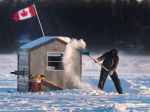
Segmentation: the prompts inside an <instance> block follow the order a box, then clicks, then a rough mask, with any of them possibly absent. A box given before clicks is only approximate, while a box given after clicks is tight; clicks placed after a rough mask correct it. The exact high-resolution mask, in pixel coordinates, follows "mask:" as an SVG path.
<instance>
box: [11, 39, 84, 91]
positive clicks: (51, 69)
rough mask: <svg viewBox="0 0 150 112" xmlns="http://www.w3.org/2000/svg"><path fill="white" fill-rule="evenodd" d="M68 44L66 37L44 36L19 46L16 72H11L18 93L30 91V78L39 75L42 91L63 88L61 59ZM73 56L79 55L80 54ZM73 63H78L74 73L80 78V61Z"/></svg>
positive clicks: (68, 40)
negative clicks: (42, 79)
mask: <svg viewBox="0 0 150 112" xmlns="http://www.w3.org/2000/svg"><path fill="white" fill-rule="evenodd" d="M69 42H70V38H68V37H61V36H46V37H41V38H38V39H36V40H34V41H32V42H29V43H27V44H25V45H23V46H21V47H20V48H19V50H18V70H17V71H15V72H13V73H14V74H16V75H18V76H17V78H18V79H17V89H18V91H20V92H25V91H30V89H31V88H30V86H29V81H30V78H31V77H34V76H41V75H42V76H44V79H45V81H46V82H45V83H43V85H42V86H43V87H44V90H53V89H58V88H65V87H64V78H65V76H64V74H63V70H64V68H63V62H62V58H63V55H64V52H65V48H66V45H67V43H69ZM74 55H80V52H79V54H74ZM80 57H81V55H80ZM75 61H76V62H78V63H79V64H78V66H76V73H77V74H79V75H80V77H81V59H79V60H75ZM46 83H48V84H46ZM49 84H51V85H49Z"/></svg>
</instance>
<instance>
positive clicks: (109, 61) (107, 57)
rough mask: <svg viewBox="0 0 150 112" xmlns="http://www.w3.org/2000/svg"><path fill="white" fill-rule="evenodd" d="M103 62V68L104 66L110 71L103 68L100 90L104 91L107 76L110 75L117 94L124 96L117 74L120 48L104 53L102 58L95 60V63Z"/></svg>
mask: <svg viewBox="0 0 150 112" xmlns="http://www.w3.org/2000/svg"><path fill="white" fill-rule="evenodd" d="M102 60H103V63H102V66H104V67H105V68H106V69H107V70H108V71H107V70H106V69H105V68H103V67H102V69H101V74H100V80H99V84H98V88H100V89H101V90H103V88H104V84H105V81H106V79H107V76H108V75H110V77H111V79H112V80H113V82H114V84H115V87H116V90H117V92H118V93H119V94H122V87H121V83H120V80H119V78H118V75H117V72H116V69H117V65H118V62H119V57H118V48H114V49H112V50H110V51H109V52H106V53H104V54H103V55H102V56H100V57H98V58H97V59H94V62H95V63H98V62H99V61H102Z"/></svg>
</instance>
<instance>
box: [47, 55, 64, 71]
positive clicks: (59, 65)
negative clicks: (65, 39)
mask: <svg viewBox="0 0 150 112" xmlns="http://www.w3.org/2000/svg"><path fill="white" fill-rule="evenodd" d="M47 54H48V64H47V65H48V67H47V70H63V62H62V57H63V53H61V52H59V53H54V52H48V53H47Z"/></svg>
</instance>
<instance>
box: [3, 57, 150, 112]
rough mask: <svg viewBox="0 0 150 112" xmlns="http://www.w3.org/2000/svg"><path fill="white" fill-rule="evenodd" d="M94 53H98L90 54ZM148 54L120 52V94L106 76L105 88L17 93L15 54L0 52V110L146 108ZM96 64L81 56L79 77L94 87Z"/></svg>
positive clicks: (134, 111) (142, 111)
mask: <svg viewBox="0 0 150 112" xmlns="http://www.w3.org/2000/svg"><path fill="white" fill-rule="evenodd" d="M91 56H92V57H94V58H95V57H97V56H98V55H91ZM149 67H150V56H125V55H120V63H119V65H118V75H119V78H120V80H121V83H122V87H123V91H124V94H122V95H120V94H117V93H116V91H115V87H114V85H113V82H112V81H111V79H110V78H108V79H107V81H106V84H105V89H104V90H105V91H99V90H97V89H93V90H88V88H85V89H73V90H68V89H66V90H61V91H49V92H37V93H18V92H17V90H16V89H17V77H16V76H15V75H13V74H10V72H12V71H14V70H17V54H8V55H0V112H149V111H150V69H149ZM99 72H100V66H99V65H96V64H95V63H94V62H93V61H92V60H91V59H90V58H89V57H87V56H83V60H82V81H83V82H85V83H88V84H90V85H91V86H92V87H93V88H96V87H97V84H98V80H99Z"/></svg>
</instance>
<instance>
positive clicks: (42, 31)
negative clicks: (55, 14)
mask: <svg viewBox="0 0 150 112" xmlns="http://www.w3.org/2000/svg"><path fill="white" fill-rule="evenodd" d="M33 7H34V9H35V13H36V15H37V19H38V21H39V24H40V28H41V31H42V34H43V37H45V34H44V31H43V27H42V24H41V21H40V18H39V15H38V13H37V10H36V7H35V4H34V3H33Z"/></svg>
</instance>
